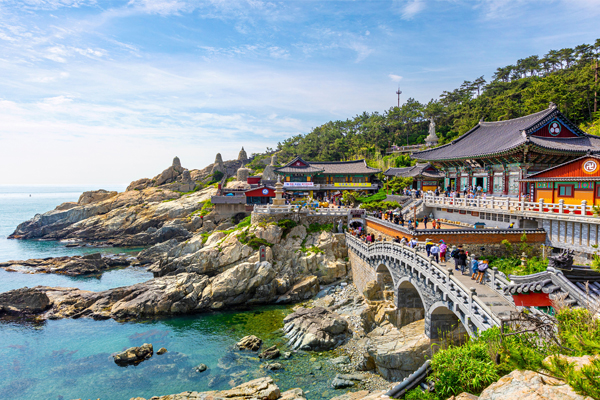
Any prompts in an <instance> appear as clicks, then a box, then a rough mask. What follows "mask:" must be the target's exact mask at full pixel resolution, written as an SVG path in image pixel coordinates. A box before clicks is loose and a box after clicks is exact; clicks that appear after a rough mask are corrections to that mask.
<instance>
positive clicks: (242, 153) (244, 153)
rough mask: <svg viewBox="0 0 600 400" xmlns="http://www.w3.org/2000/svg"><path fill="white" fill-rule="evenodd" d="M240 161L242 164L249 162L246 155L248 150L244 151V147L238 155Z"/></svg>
mask: <svg viewBox="0 0 600 400" xmlns="http://www.w3.org/2000/svg"><path fill="white" fill-rule="evenodd" d="M238 160H239V161H242V162H244V161H247V160H248V155H247V154H246V150H244V147H242V149H241V150H240V153H239V154H238Z"/></svg>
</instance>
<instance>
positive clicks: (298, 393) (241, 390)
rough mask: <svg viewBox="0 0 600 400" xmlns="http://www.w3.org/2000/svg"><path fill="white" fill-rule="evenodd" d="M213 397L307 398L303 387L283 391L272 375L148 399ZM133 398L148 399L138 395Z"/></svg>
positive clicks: (208, 399)
mask: <svg viewBox="0 0 600 400" xmlns="http://www.w3.org/2000/svg"><path fill="white" fill-rule="evenodd" d="M211 399H230V400H249V399H256V400H277V399H281V400H305V399H304V397H303V392H302V390H301V389H292V390H288V391H287V392H284V393H281V391H280V390H279V387H278V386H277V385H276V384H275V383H274V382H273V379H272V378H270V377H265V378H259V379H255V380H252V381H249V382H246V383H242V384H241V385H239V386H235V387H233V388H231V389H229V390H220V391H211V392H183V393H179V394H172V395H167V396H154V397H151V398H150V399H148V400H211ZM131 400H146V399H144V398H141V397H136V398H133V399H131Z"/></svg>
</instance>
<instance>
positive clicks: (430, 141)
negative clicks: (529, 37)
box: [425, 117, 439, 147]
mask: <svg viewBox="0 0 600 400" xmlns="http://www.w3.org/2000/svg"><path fill="white" fill-rule="evenodd" d="M438 142H439V139H438V137H437V135H436V134H435V121H434V120H433V117H431V118H429V135H428V136H427V138H425V143H426V144H427V146H429V147H431V146H436V145H437V144H438Z"/></svg>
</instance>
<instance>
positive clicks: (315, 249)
mask: <svg viewBox="0 0 600 400" xmlns="http://www.w3.org/2000/svg"><path fill="white" fill-rule="evenodd" d="M300 251H301V252H303V253H304V254H306V253H315V254H324V253H325V252H324V251H323V250H321V249H320V248H318V247H317V246H311V247H309V248H306V247H304V246H302V247H301V248H300Z"/></svg>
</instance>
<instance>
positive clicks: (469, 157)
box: [413, 143, 525, 162]
mask: <svg viewBox="0 0 600 400" xmlns="http://www.w3.org/2000/svg"><path fill="white" fill-rule="evenodd" d="M519 147H525V143H519V144H517V145H516V146H513V147H509V148H507V149H504V150H502V151H498V152H495V153H483V154H472V155H469V156H464V157H454V158H438V159H426V158H417V157H415V158H416V159H417V160H419V161H429V162H444V161H458V160H472V159H474V158H492V157H496V156H500V155H504V154H506V153H510V152H512V151H514V150H516V149H518V148H519ZM413 156H415V155H414V154H413Z"/></svg>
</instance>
